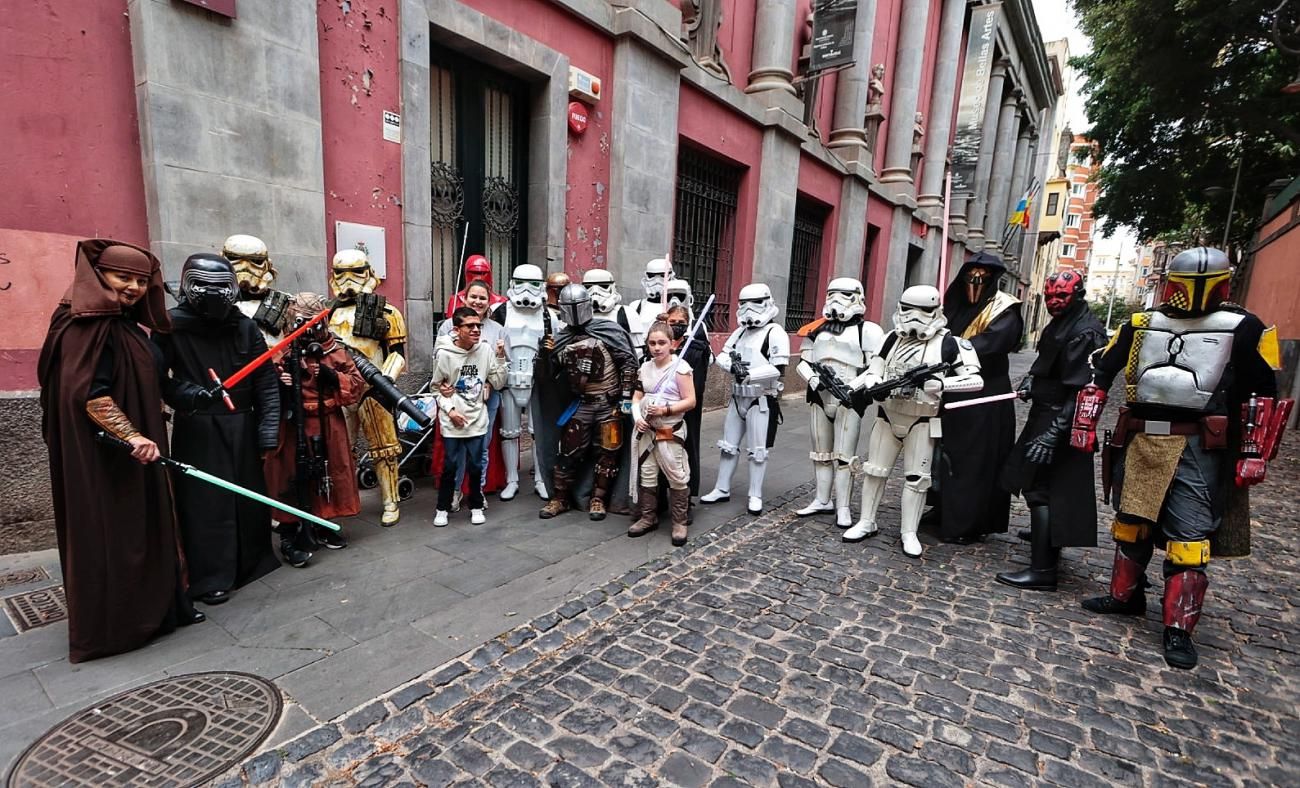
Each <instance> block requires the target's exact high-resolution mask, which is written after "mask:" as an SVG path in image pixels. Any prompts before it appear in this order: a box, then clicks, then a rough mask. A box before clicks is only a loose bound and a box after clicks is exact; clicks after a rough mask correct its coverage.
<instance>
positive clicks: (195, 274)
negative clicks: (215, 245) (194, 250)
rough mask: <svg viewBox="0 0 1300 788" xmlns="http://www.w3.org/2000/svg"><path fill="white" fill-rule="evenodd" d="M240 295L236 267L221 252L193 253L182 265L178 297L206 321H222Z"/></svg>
mask: <svg viewBox="0 0 1300 788" xmlns="http://www.w3.org/2000/svg"><path fill="white" fill-rule="evenodd" d="M238 297H239V285H238V284H237V283H236V281H235V268H234V266H232V265H231V264H230V261H229V260H227V259H226V258H224V257H222V256H221V255H216V254H209V253H206V252H201V253H199V254H192V255H190V256H189V258H188V259H186V260H185V265H184V266H182V267H181V299H182V300H184V302H185V304H186V305H187V306H188V307H190V308H191V309H193V310H194V311H195V312H197V313H198V314H200V315H202V316H203V317H205V318H207V319H209V320H217V321H220V320H225V319H226V315H228V314H230V308H231V307H232V306H233V305H234V303H235V299H237V298H238Z"/></svg>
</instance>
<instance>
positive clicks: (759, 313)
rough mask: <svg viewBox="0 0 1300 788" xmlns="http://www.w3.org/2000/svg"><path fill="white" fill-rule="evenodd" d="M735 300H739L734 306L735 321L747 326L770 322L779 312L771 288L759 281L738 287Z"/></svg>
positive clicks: (758, 325) (756, 326) (751, 326)
mask: <svg viewBox="0 0 1300 788" xmlns="http://www.w3.org/2000/svg"><path fill="white" fill-rule="evenodd" d="M736 300H737V301H739V302H740V303H739V305H738V306H737V307H736V321H737V322H739V323H740V325H742V326H747V327H749V328H758V327H760V326H765V325H767V324H768V323H771V322H772V321H773V320H775V319H776V316H777V313H778V312H780V310H779V309H777V306H776V302H775V301H773V300H772V289H771V288H770V287H768V286H767V285H765V284H762V283H761V282H755V283H754V284H749V285H745V286H744V287H742V288H740V295H739V297H738V298H737V299H736Z"/></svg>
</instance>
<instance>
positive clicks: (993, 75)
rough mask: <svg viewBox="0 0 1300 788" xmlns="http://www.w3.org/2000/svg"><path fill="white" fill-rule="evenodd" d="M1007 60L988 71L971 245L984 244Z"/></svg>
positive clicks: (969, 217)
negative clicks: (990, 179) (990, 175)
mask: <svg viewBox="0 0 1300 788" xmlns="http://www.w3.org/2000/svg"><path fill="white" fill-rule="evenodd" d="M1008 65H1009V63H1008V62H1007V61H1006V60H999V61H998V62H996V63H994V64H993V68H992V69H991V70H990V71H989V92H988V98H987V100H986V101H985V103H984V125H983V126H982V127H981V129H982V130H981V132H980V147H979V153H978V155H977V156H976V158H975V183H974V188H975V192H974V194H972V195H970V199H969V200H968V201H967V204H966V222H967V224H968V225H969V227H970V229H969V235H968V239H967V240H968V242H969V243H970V244H971V245H973V246H975V247H977V248H978V247H980V246H983V245H984V210H985V208H986V207H987V206H988V196H989V173H990V172H992V171H993V147H994V144H995V143H996V142H997V136H998V135H997V127H998V112H999V111H1000V109H1001V107H1002V93H1003V83H1005V81H1006V78H1007V66H1008Z"/></svg>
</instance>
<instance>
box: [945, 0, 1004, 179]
mask: <svg viewBox="0 0 1300 788" xmlns="http://www.w3.org/2000/svg"><path fill="white" fill-rule="evenodd" d="M1001 11H1002V4H1001V3H990V4H989V5H981V6H976V7H975V8H973V9H971V20H970V38H969V39H968V40H967V42H966V67H965V69H963V70H962V75H961V100H960V102H959V103H958V104H957V133H956V136H955V138H954V139H953V144H952V192H953V194H974V192H975V160H976V159H977V158H979V148H980V138H981V137H982V136H983V134H984V109H985V106H984V105H985V104H987V103H988V93H989V72H990V71H991V70H992V68H993V44H994V42H995V41H996V39H997V35H998V14H999V13H1001ZM989 133H990V134H991V133H994V130H993V129H989Z"/></svg>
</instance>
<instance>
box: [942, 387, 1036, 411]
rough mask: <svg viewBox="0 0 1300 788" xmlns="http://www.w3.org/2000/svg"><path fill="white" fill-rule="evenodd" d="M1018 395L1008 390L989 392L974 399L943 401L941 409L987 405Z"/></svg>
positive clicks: (1014, 397) (1017, 396)
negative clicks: (1005, 391)
mask: <svg viewBox="0 0 1300 788" xmlns="http://www.w3.org/2000/svg"><path fill="white" fill-rule="evenodd" d="M1019 397H1020V395H1019V394H1017V393H1016V392H1014V391H1009V392H1007V393H1006V394H990V395H988V396H987V397H976V398H974V399H964V400H962V401H960V402H945V403H943V409H944V410H960V409H961V408H973V407H975V406H976V405H987V404H988V403H990V402H1002V401H1003V400H1008V399H1018V398H1019Z"/></svg>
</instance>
